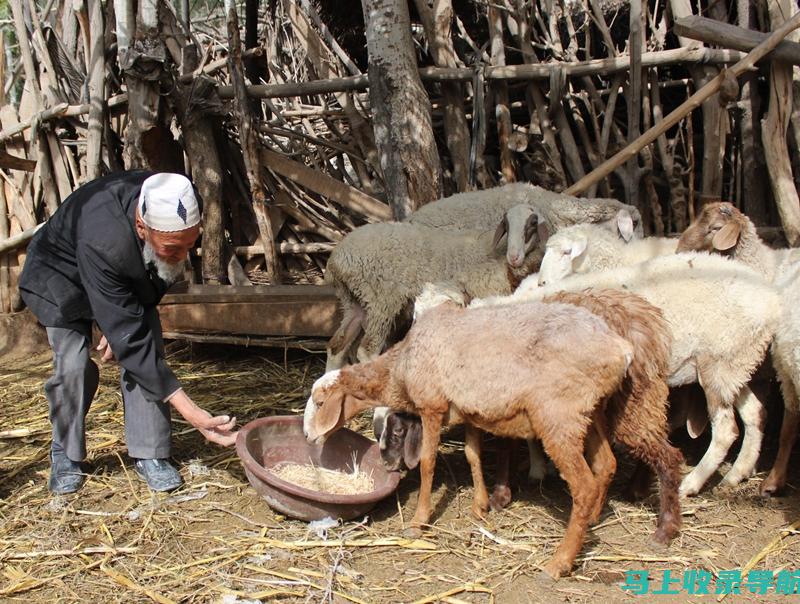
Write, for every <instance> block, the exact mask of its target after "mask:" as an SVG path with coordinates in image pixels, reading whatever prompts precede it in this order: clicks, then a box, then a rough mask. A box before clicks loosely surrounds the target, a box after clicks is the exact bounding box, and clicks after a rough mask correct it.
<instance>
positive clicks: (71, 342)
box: [19, 171, 236, 494]
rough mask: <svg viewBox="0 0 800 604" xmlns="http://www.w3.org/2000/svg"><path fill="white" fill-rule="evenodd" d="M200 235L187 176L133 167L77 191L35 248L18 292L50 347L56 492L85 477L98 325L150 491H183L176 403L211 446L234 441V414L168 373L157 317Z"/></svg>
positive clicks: (130, 441)
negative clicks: (173, 459)
mask: <svg viewBox="0 0 800 604" xmlns="http://www.w3.org/2000/svg"><path fill="white" fill-rule="evenodd" d="M199 233H200V208H199V205H198V202H197V198H196V196H195V192H194V188H193V187H192V184H191V183H190V181H189V180H188V179H187V178H186V177H184V176H181V175H178V174H154V173H152V172H141V171H136V172H122V173H116V174H111V175H109V176H105V177H103V178H99V179H97V180H94V181H92V182H89V183H87V184H85V185H83V186H81V187H80V188H78V189H77V190H76V191H75V192H73V193H72V195H70V196H69V197H68V198H67V199H66V200H64V203H63V204H62V206H61V207H60V208H59V209H58V211H57V212H56V213H55V214H53V216H52V217H51V218H50V220H49V221H48V222H47V224H46V225H45V226H44V227H43V228H42V229H41V230H39V232H38V233H37V234H36V236H35V237H34V238H33V240H32V241H31V244H30V246H29V247H28V255H27V259H26V261H25V268H24V270H23V273H22V276H21V278H20V284H19V288H20V293H21V295H22V298H23V299H24V300H25V303H26V304H27V305H28V307H29V308H30V309H31V311H33V313H34V314H35V315H36V317H37V318H38V319H39V321H40V322H41V323H42V325H44V326H45V327H46V328H47V336H48V339H49V341H50V346H51V347H52V349H53V365H54V371H53V376H52V377H51V378H50V379H49V380H48V381H47V383H46V384H45V392H46V394H47V399H48V401H49V403H50V422H51V424H52V427H53V441H52V446H51V452H50V460H51V472H50V480H49V482H48V488H49V489H50V490H51V491H52V492H53V493H57V494H64V493H72V492H75V491H77V490H78V489H79V488H80V487H81V486H82V485H83V482H84V480H85V477H86V474H85V472H84V469H83V466H82V463H81V462H82V461H83V460H84V458H85V457H86V435H85V429H84V422H85V416H86V413H87V412H88V410H89V406H90V405H91V402H92V399H93V398H94V395H95V392H96V391H97V385H98V379H99V371H98V369H97V365H95V363H94V362H93V361H92V360H91V359H90V347H91V337H92V327H91V326H92V321H95V322H96V323H97V326H98V327H99V329H100V331H101V332H102V338H101V340H100V345H99V346H98V347H97V350H99V351H100V354H101V357H102V360H103V361H109V360H111V359H113V358H116V360H117V361H118V362H119V364H120V365H121V367H122V380H121V384H122V398H123V402H124V410H125V440H126V443H127V445H128V453H129V454H130V456H131V457H132V458H133V459H134V468H135V470H136V473H137V474H138V475H139V477H140V478H142V479H143V480H145V481H146V482H147V485H148V486H149V487H150V488H151V489H152V490H154V491H169V490H172V489H175V488H177V487H178V486H180V484H181V476H180V474H179V473H178V471H177V469H176V468H175V467H174V466H173V465H172V464H171V463H170V462H169V460H168V458H169V457H170V451H171V431H170V405H172V406H173V407H175V409H176V410H177V411H178V413H180V414H181V415H182V416H183V417H184V418H185V419H186V421H188V422H189V423H190V424H191V425H192V426H194V427H195V428H197V429H198V430H199V431H200V432H201V433H202V434H203V435H204V436H205V437H206V438H207V439H208V440H210V441H212V442H215V443H218V444H220V445H223V446H230V445H231V444H233V442H234V440H235V432H233V427H234V424H235V421H236V420H235V418H229V417H228V416H225V415H222V416H216V417H213V416H212V415H211V414H209V413H208V412H207V411H204V410H203V409H201V408H200V407H198V406H197V405H196V404H195V403H194V402H193V401H192V399H191V398H189V396H188V395H187V394H186V393H185V392H184V391H183V389H182V388H181V385H180V383H179V382H178V380H177V379H176V377H175V374H174V373H173V372H172V371H171V370H170V369H169V367H168V366H167V363H166V362H165V360H164V345H163V342H162V339H161V324H160V322H159V318H158V312H157V311H156V304H157V303H158V302H159V300H160V299H161V297H162V296H163V295H164V293H165V292H166V290H167V288H168V287H169V286H170V284H171V283H173V282H175V281H177V280H178V279H179V278H180V277H181V275H182V274H183V269H184V265H185V262H186V258H187V254H188V252H189V250H190V249H191V247H192V246H193V245H194V242H195V241H196V240H197V237H198V235H199Z"/></svg>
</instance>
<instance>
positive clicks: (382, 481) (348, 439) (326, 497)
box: [236, 415, 400, 521]
mask: <svg viewBox="0 0 800 604" xmlns="http://www.w3.org/2000/svg"><path fill="white" fill-rule="evenodd" d="M236 453H237V455H238V456H239V458H240V459H241V460H242V464H243V465H244V471H245V474H247V479H248V480H249V481H250V484H251V485H253V488H254V489H255V490H256V492H257V493H258V494H259V495H261V497H263V498H264V499H265V500H266V502H267V503H268V504H269V506H270V507H271V508H273V509H274V510H276V511H278V512H280V513H281V514H285V515H286V516H291V517H293V518H299V519H300V520H307V521H310V520H321V519H322V518H325V517H326V516H330V517H331V518H341V519H342V520H351V519H353V518H356V517H358V516H363V515H364V514H366V513H367V512H368V511H369V510H370V509H372V507H373V506H374V505H375V504H376V503H378V502H379V501H380V500H381V499H383V498H384V497H386V496H387V495H390V494H391V493H393V492H394V491H395V489H397V483H398V482H399V480H400V475H399V473H397V472H389V471H387V470H386V468H385V467H384V465H383V463H382V462H381V455H380V450H379V448H378V443H376V442H373V441H371V440H369V439H368V438H366V437H365V436H362V435H361V434H358V433H357V432H353V431H352V430H348V429H347V428H341V429H339V430H337V431H336V432H334V433H333V434H331V435H330V436H329V437H328V438H327V440H326V441H325V442H324V443H323V444H321V445H316V444H312V443H309V442H308V441H307V440H306V437H305V435H304V434H303V418H302V416H299V415H278V416H273V417H264V418H261V419H257V420H254V421H252V422H250V423H248V424H247V425H245V426H244V427H243V428H242V429H241V430H240V431H239V434H238V436H237V437H236ZM354 461H355V463H357V464H358V467H359V468H360V470H362V471H363V472H366V473H367V474H369V475H371V476H372V479H373V481H374V488H373V490H372V491H370V492H369V493H359V494H354V495H338V494H332V493H322V492H320V491H314V490H311V489H307V488H304V487H301V486H299V485H296V484H293V483H291V482H287V481H285V480H282V479H280V478H278V477H277V476H276V475H275V474H274V473H273V472H272V471H271V469H272V468H274V467H275V466H277V465H279V464H282V463H287V462H288V463H297V464H303V465H307V464H313V465H314V466H317V467H322V468H327V469H329V470H339V471H342V472H351V471H352V470H353V462H354Z"/></svg>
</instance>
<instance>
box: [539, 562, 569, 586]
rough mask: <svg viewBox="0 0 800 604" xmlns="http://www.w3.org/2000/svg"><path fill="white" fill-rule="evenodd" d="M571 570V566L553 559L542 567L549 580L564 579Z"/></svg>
mask: <svg viewBox="0 0 800 604" xmlns="http://www.w3.org/2000/svg"><path fill="white" fill-rule="evenodd" d="M571 569H572V564H571V563H569V562H565V561H563V560H559V559H558V558H553V559H552V560H550V562H548V563H547V564H545V565H544V568H543V570H544V572H545V573H546V574H547V576H548V577H550V578H551V579H553V580H554V581H555V580H558V579H559V578H560V577H564V576H566V575H568V574H569V571H570V570H571Z"/></svg>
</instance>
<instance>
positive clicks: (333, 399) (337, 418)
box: [303, 369, 370, 444]
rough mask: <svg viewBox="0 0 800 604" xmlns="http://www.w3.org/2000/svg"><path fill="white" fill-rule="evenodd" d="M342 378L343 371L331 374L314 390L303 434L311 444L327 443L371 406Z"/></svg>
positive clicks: (308, 402)
mask: <svg viewBox="0 0 800 604" xmlns="http://www.w3.org/2000/svg"><path fill="white" fill-rule="evenodd" d="M340 378H341V370H340V369H335V370H333V371H329V372H328V373H326V374H325V375H323V376H322V377H321V378H319V379H318V380H317V381H316V382H314V385H313V386H312V388H311V396H309V397H308V401H307V402H306V408H305V412H304V413H303V433H304V434H305V435H306V438H307V439H308V441H309V442H314V443H317V444H321V443H323V442H325V439H326V438H327V437H328V435H329V434H330V433H331V432H334V431H336V430H338V429H339V428H341V427H342V426H343V425H344V424H345V422H347V420H349V419H350V418H351V417H353V416H354V415H356V414H358V413H360V412H361V411H363V410H364V409H366V408H367V407H369V406H370V405H369V404H368V403H367V402H366V401H363V400H359V399H358V398H356V397H355V396H353V395H352V394H351V393H350V391H349V390H348V389H347V387H346V385H345V384H343V383H342V382H341V380H340Z"/></svg>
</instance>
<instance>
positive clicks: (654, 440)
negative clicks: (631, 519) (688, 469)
mask: <svg viewBox="0 0 800 604" xmlns="http://www.w3.org/2000/svg"><path fill="white" fill-rule="evenodd" d="M642 436H643V438H637V439H636V440H635V441H634V442H625V443H624V444H626V445H627V446H628V447H629V448H630V451H631V454H632V455H633V456H634V457H636V458H637V459H639V460H640V463H639V465H638V466H637V468H636V474H635V475H634V477H636V475H637V474H644V475H645V476H646V477H647V479H648V483H649V479H650V477H651V475H652V472H651V468H652V469H653V470H655V472H656V473H657V474H658V483H659V499H660V502H659V504H660V507H659V514H658V523H657V525H656V531H655V532H654V533H653V536H652V538H653V541H655V542H656V543H662V544H667V543H669V542H670V541H671V540H672V539H673V538H674V537H675V536H676V535H677V534H678V532H679V531H680V528H681V503H680V498H679V496H678V485H679V484H680V467H681V462H682V461H683V455H681V452H680V451H678V449H676V448H675V447H673V446H672V445H670V444H669V442H668V441H667V438H666V435H663V434H652V435H651V434H649V433H645V434H643V435H642ZM645 464H647V465H645Z"/></svg>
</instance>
